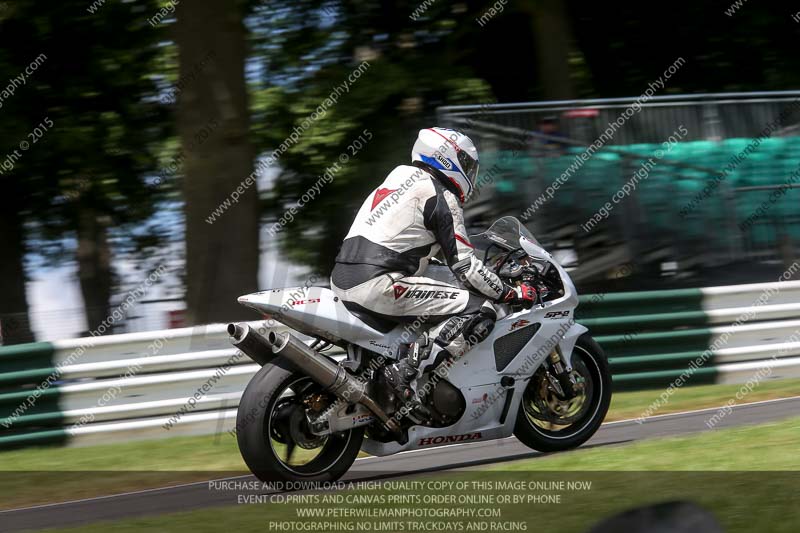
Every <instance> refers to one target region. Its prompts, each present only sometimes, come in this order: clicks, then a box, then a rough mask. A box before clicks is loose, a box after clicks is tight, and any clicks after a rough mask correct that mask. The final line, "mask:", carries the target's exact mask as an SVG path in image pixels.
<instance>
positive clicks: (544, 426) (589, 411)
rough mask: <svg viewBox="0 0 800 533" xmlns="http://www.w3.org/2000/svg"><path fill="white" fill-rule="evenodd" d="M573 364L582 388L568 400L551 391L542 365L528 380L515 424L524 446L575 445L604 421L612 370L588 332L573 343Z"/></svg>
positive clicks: (550, 449)
mask: <svg viewBox="0 0 800 533" xmlns="http://www.w3.org/2000/svg"><path fill="white" fill-rule="evenodd" d="M572 368H573V375H574V377H575V379H576V381H577V383H579V385H580V388H581V391H580V393H579V394H578V395H577V396H576V397H575V398H572V399H570V400H564V399H562V398H559V397H558V395H557V394H556V393H555V392H554V390H553V388H552V386H551V385H550V383H549V381H548V378H547V375H546V369H545V367H544V365H542V366H541V367H540V368H539V369H538V370H537V371H536V373H535V374H534V375H533V377H532V378H531V379H530V381H529V382H528V386H527V387H526V388H525V391H524V393H523V395H522V400H521V402H522V403H521V405H520V409H519V411H518V413H517V421H516V425H515V426H514V435H516V437H517V438H518V439H519V440H520V441H522V442H523V444H525V445H526V446H528V447H530V448H533V449H534V450H539V451H542V452H554V451H561V450H568V449H570V448H575V447H577V446H580V445H581V444H583V443H584V442H586V441H587V440H588V439H589V438H590V437H591V436H592V435H594V433H595V432H596V431H597V429H598V428H599V427H600V424H602V423H603V419H604V418H605V416H606V412H608V406H609V404H610V403H611V372H610V370H609V368H608V362H607V360H606V357H605V354H604V353H603V349H602V348H600V345H599V344H597V342H595V341H594V339H592V337H591V336H590V335H589V334H588V333H584V334H583V335H581V336H580V337H579V338H578V341H577V343H576V344H575V349H574V350H573V352H572Z"/></svg>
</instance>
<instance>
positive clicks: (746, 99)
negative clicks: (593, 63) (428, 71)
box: [437, 91, 800, 145]
mask: <svg viewBox="0 0 800 533" xmlns="http://www.w3.org/2000/svg"><path fill="white" fill-rule="evenodd" d="M637 98H638V97H627V98H603V99H587V100H559V101H550V102H521V103H511V104H483V105H455V106H443V107H440V108H439V109H438V110H437V113H438V119H439V123H440V124H448V123H451V122H452V121H453V119H456V118H459V119H469V120H482V121H485V122H492V123H494V124H497V125H500V126H510V127H514V128H518V129H521V130H538V129H539V126H540V124H542V122H543V120H544V119H553V120H554V121H555V123H556V124H557V125H558V130H559V132H560V133H562V134H564V135H566V136H567V137H568V138H572V139H576V140H579V141H582V142H584V143H591V142H592V141H594V140H595V139H596V138H597V137H598V136H599V135H600V133H601V132H602V131H603V130H604V129H605V128H606V126H607V125H608V123H610V122H614V121H615V120H616V119H617V117H619V116H620V114H621V113H623V112H624V111H625V110H626V109H627V108H628V107H630V106H631V105H632V104H633V103H634V102H635V101H636V100H637ZM797 98H800V91H774V92H754V93H709V94H683V95H668V96H653V97H652V98H650V99H649V100H647V102H645V103H644V104H642V110H641V111H640V112H639V113H637V114H636V115H634V116H633V117H631V118H630V119H629V120H628V122H627V124H626V126H625V127H624V128H621V129H620V130H619V131H618V132H617V133H616V135H614V139H613V140H612V141H611V144H615V145H629V144H635V143H660V142H662V141H663V140H664V139H665V138H666V137H668V136H669V135H670V134H671V133H672V131H673V130H674V129H675V126H676V125H678V124H684V125H685V126H686V128H687V129H688V131H689V137H688V138H687V139H686V140H690V141H691V140H720V139H729V138H734V137H743V138H752V137H757V136H758V135H759V133H760V132H761V130H762V129H763V128H764V126H765V125H766V124H768V123H770V122H771V121H773V120H774V119H775V117H777V116H779V115H780V114H781V112H782V110H783V109H785V108H786V106H787V104H790V103H791V102H794V101H796V100H797ZM786 120H787V122H789V123H790V124H791V125H790V126H788V127H787V128H785V130H784V132H783V133H784V134H789V135H798V134H800V132H798V131H797V129H798V124H800V110H795V111H793V112H792V113H791V114H790V116H788V117H787V118H786Z"/></svg>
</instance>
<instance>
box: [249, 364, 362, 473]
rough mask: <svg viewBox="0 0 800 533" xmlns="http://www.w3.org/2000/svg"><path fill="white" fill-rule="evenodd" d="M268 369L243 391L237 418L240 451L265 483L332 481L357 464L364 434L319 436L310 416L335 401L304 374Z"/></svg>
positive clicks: (275, 366) (268, 366)
mask: <svg viewBox="0 0 800 533" xmlns="http://www.w3.org/2000/svg"><path fill="white" fill-rule="evenodd" d="M276 363H277V364H272V363H268V364H266V365H264V367H263V368H261V370H259V371H258V373H256V375H255V376H254V377H253V379H252V380H250V383H249V384H248V385H247V388H245V391H244V394H243V395H242V399H241V401H240V402H239V410H238V413H237V417H236V429H237V431H236V436H237V440H238V443H239V451H240V452H241V454H242V458H243V459H244V461H245V463H246V464H247V466H248V468H250V471H251V472H253V474H255V475H256V477H258V478H259V479H261V480H263V481H334V480H336V479H339V478H340V477H341V476H342V475H344V473H345V472H347V469H348V468H350V466H351V465H352V464H353V461H355V459H356V456H357V455H358V452H359V450H360V448H361V442H362V440H363V438H364V428H356V429H352V430H349V431H343V432H339V433H333V434H330V435H324V436H321V437H320V436H317V435H314V434H313V433H311V432H310V430H309V428H308V422H307V420H306V410H307V409H312V410H317V411H320V412H321V411H322V410H324V407H326V406H327V405H330V403H331V402H332V401H335V398H334V397H332V396H330V395H329V394H328V393H327V392H325V391H324V390H323V389H322V387H321V386H320V385H318V384H317V383H315V382H314V381H312V380H311V378H309V377H308V376H306V375H305V374H302V373H299V372H297V371H295V370H293V369H291V368H289V367H286V368H284V367H283V366H281V363H282V362H281V361H278V362H276Z"/></svg>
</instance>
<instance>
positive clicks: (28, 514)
mask: <svg viewBox="0 0 800 533" xmlns="http://www.w3.org/2000/svg"><path fill="white" fill-rule="evenodd" d="M715 411H717V408H713V409H702V410H697V411H687V412H683V413H675V414H668V415H660V416H654V417H650V418H648V419H647V420H645V421H644V422H643V423H641V424H640V423H638V422H637V421H635V420H625V421H619V422H609V423H606V424H604V425H603V426H602V427H601V429H600V430H599V431H598V432H597V434H596V435H595V436H594V437H593V438H592V439H590V440H589V442H587V443H586V444H585V445H584V446H583V447H584V448H585V447H596V446H608V445H615V444H623V443H628V442H632V441H637V440H642V439H649V438H656V437H665V436H673V435H682V434H687V433H696V432H700V431H707V430H708V428H707V427H706V421H707V420H708V419H709V417H710V416H712V415H713V414H714V412H715ZM798 414H800V396H798V397H794V398H786V399H781V400H767V401H763V402H754V403H749V404H742V405H738V406H735V407H733V411H732V412H731V413H729V414H728V415H727V416H725V417H723V418H722V420H721V421H720V422H719V423H718V424H717V425H716V428H725V427H732V426H741V425H752V424H759V423H763V422H768V421H771V420H780V419H783V418H788V417H791V416H798ZM542 455H543V454H541V453H537V452H533V451H531V450H530V449H529V448H527V447H525V446H524V445H523V444H521V443H520V442H519V441H518V440H516V439H515V438H513V437H510V438H507V439H503V440H500V441H488V442H478V443H473V444H453V445H448V446H442V447H439V448H433V449H430V450H427V449H426V450H415V451H411V452H404V453H400V454H397V455H394V456H389V457H380V458H378V457H366V458H363V459H358V460H357V461H356V463H355V464H354V465H353V467H352V468H351V469H350V471H349V473H348V474H347V476H345V478H343V479H344V480H348V481H356V480H369V479H386V478H392V477H400V476H408V475H414V474H421V473H427V472H437V471H443V470H455V469H462V468H470V467H476V466H481V465H488V464H496V463H503V462H507V461H515V460H519V459H528V458H532V457H537V456H542ZM227 479H231V480H234V479H235V480H236V481H248V480H255V478H253V477H251V476H240V477H236V478H227ZM87 482H88V480H87ZM236 497H237V496H236V493H235V492H229V491H214V490H209V483H208V481H201V482H196V483H188V484H183V485H177V486H172V487H164V488H159V489H149V490H143V491H136V492H129V493H123V494H113V495H108V496H101V497H95V498H88V499H85V500H77V501H65V502H62V503H55V504H48V505H39V506H34V507H28V508H22V509H11V510H7V511H0V531H2V532H6V531H23V530H36V529H43V528H49V527H67V526H77V525H82V524H89V523H93V522H97V521H101V520H114V519H121V518H130V517H140V516H147V515H156V514H162V513H170V512H179V511H190V510H196V509H206V508H209V507H213V506H220V505H232V504H235V503H236Z"/></svg>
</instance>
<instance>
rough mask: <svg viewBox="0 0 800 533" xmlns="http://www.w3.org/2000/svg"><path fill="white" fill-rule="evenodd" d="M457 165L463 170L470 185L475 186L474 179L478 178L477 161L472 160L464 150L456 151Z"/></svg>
mask: <svg viewBox="0 0 800 533" xmlns="http://www.w3.org/2000/svg"><path fill="white" fill-rule="evenodd" d="M458 164H459V165H461V168H462V169H464V174H466V175H467V179H468V180H469V183H470V185H474V184H475V179H476V178H477V177H478V167H479V166H480V164H479V163H478V160H477V159H474V158H473V157H472V156H471V155H469V154H468V153H467V152H466V151H464V150H459V151H458Z"/></svg>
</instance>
